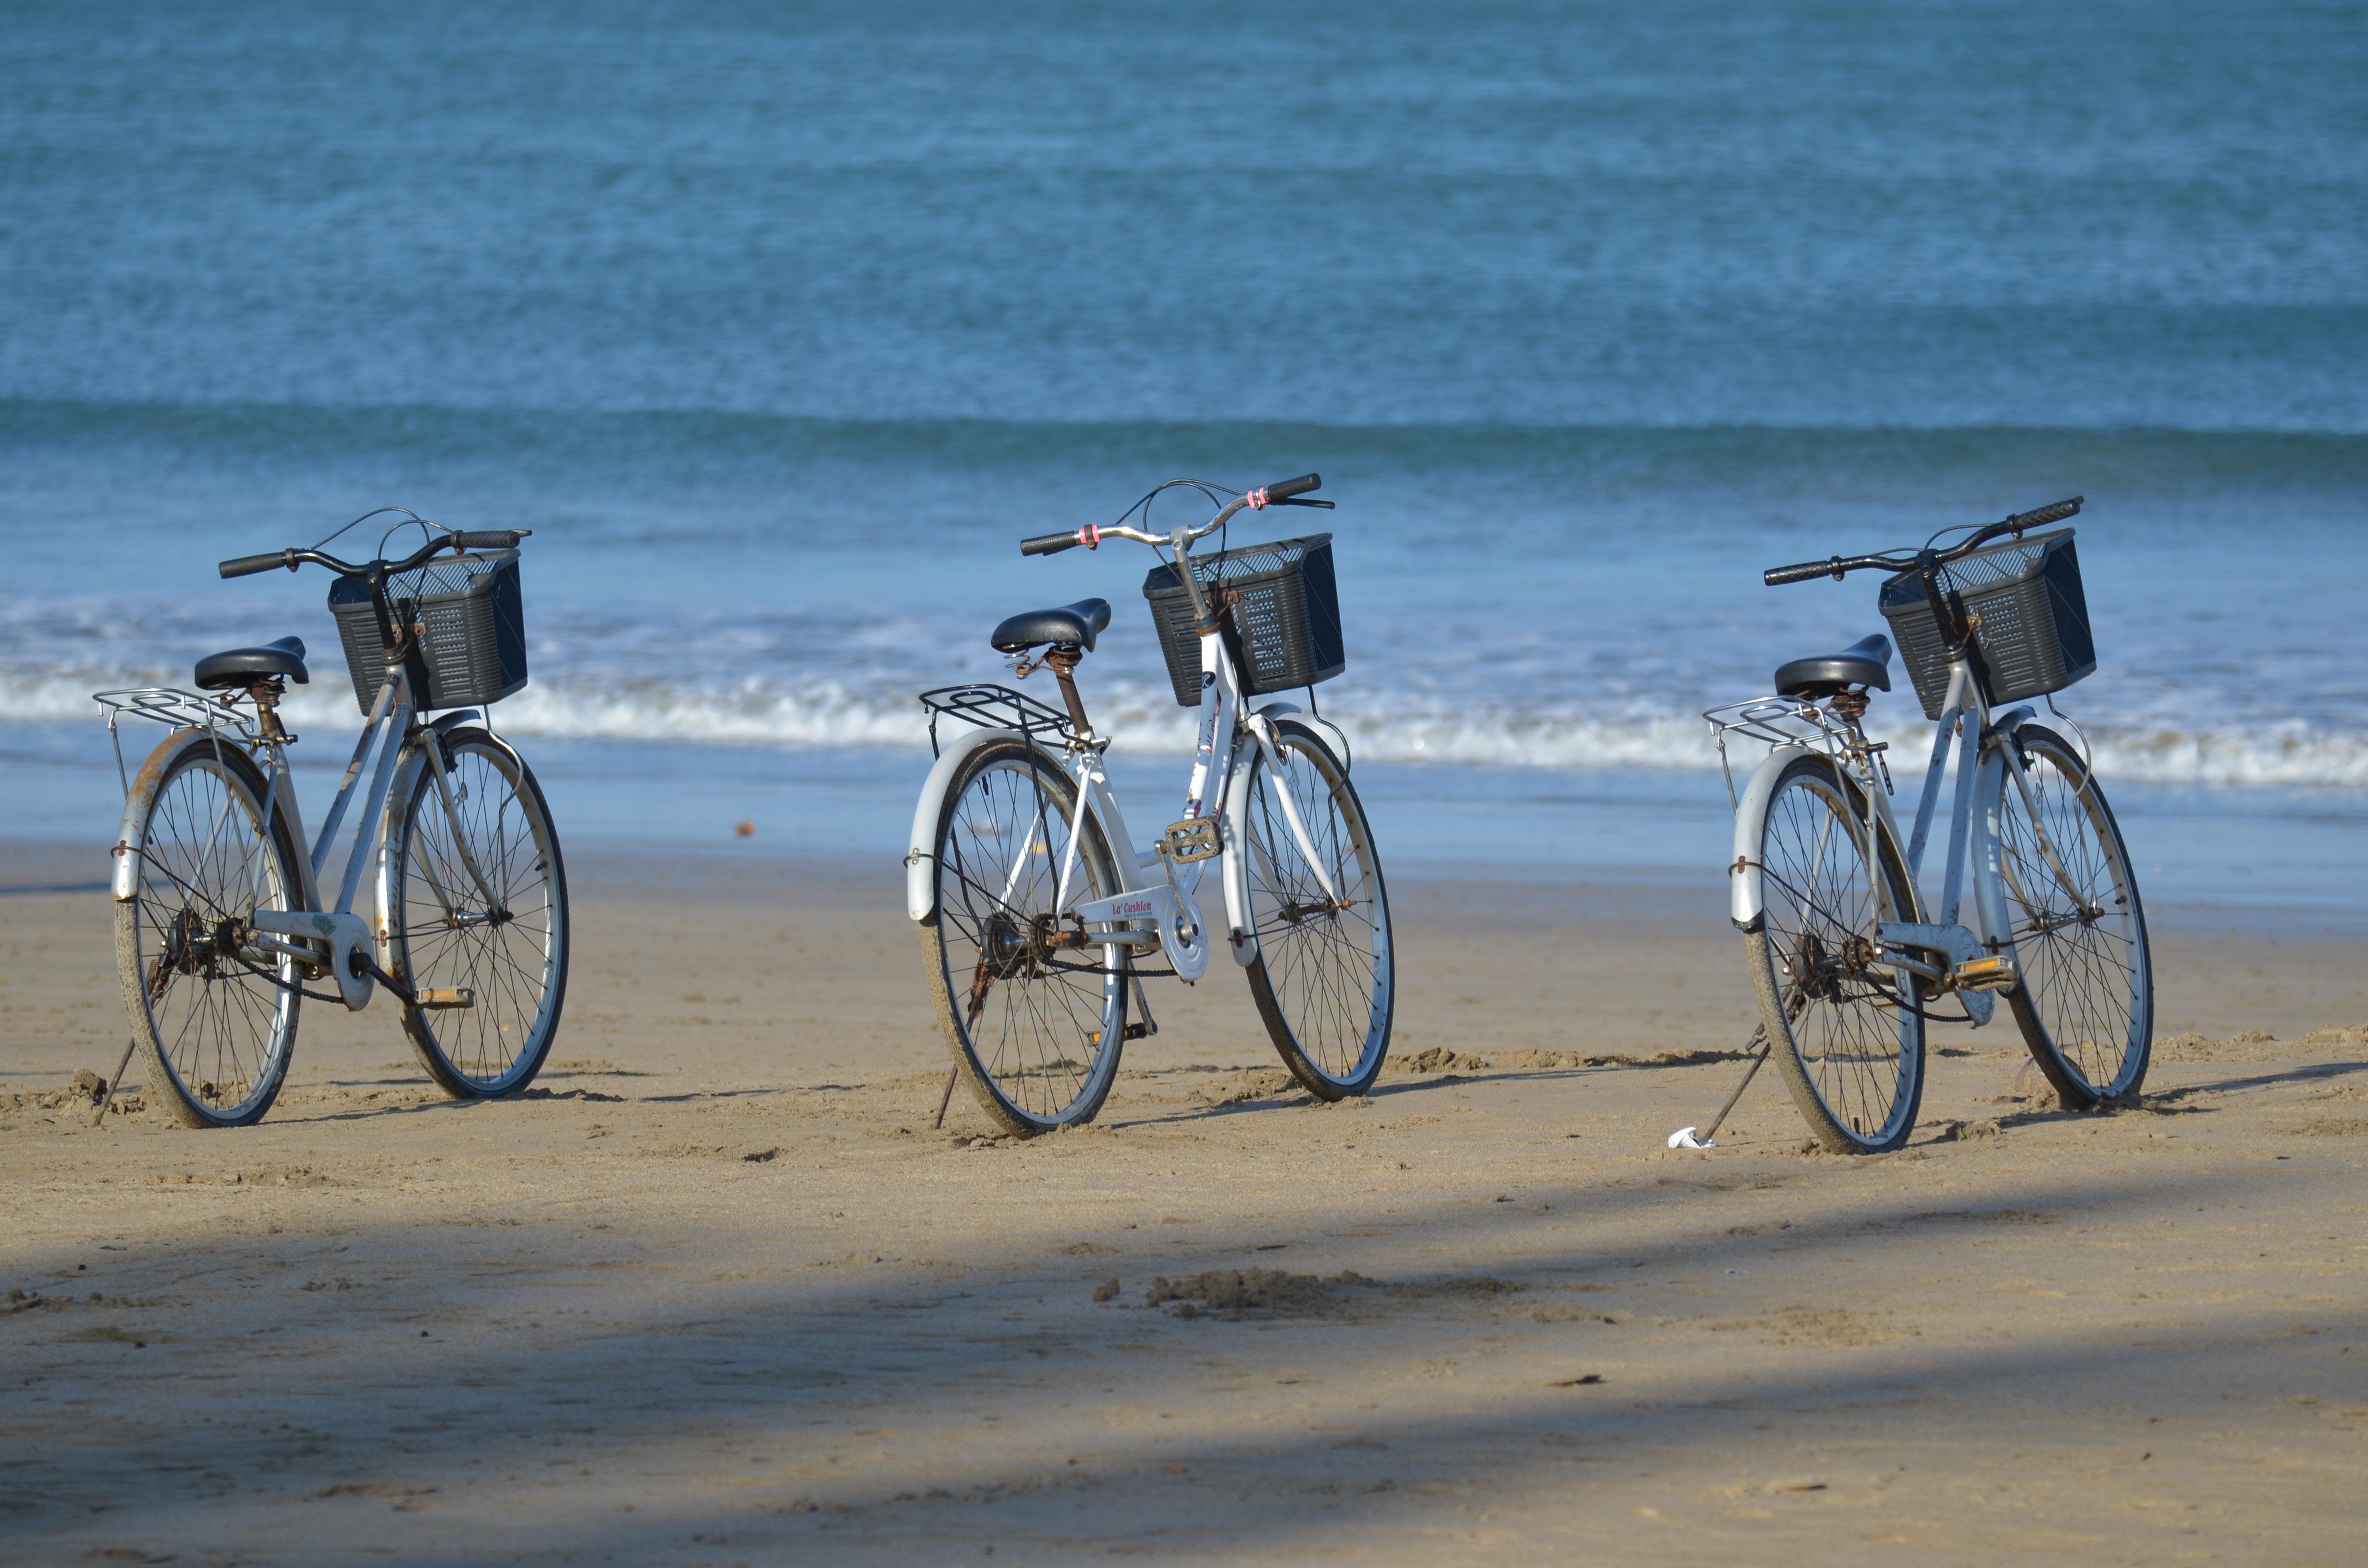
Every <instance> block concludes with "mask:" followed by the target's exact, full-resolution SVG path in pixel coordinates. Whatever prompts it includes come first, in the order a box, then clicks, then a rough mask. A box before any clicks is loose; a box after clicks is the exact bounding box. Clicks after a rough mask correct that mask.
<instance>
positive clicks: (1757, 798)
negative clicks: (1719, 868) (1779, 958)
mask: <svg viewBox="0 0 2368 1568" xmlns="http://www.w3.org/2000/svg"><path fill="white" fill-rule="evenodd" d="M1812 755H1814V754H1813V753H1812V752H1811V751H1810V750H1809V748H1808V747H1806V746H1797V745H1794V746H1778V747H1777V748H1776V749H1775V750H1773V751H1771V752H1770V753H1769V754H1768V760H1767V761H1765V762H1763V763H1761V764H1760V765H1759V770H1758V771H1757V772H1755V773H1753V774H1752V776H1751V781H1750V782H1749V783H1748V784H1746V785H1745V786H1744V787H1743V794H1742V797H1741V798H1740V799H1739V800H1737V801H1736V806H1735V858H1733V859H1732V860H1729V861H1728V862H1727V863H1726V875H1727V915H1728V916H1729V918H1731V919H1733V920H1734V922H1735V924H1736V928H1737V929H1739V930H1744V931H1757V930H1759V926H1760V921H1761V919H1762V917H1763V915H1765V913H1766V910H1767V904H1766V903H1765V901H1764V900H1763V899H1762V897H1761V892H1762V889H1761V886H1760V881H1759V840H1760V838H1761V836H1762V835H1761V831H1760V824H1761V823H1762V821H1763V820H1764V819H1765V818H1766V817H1767V815H1768V800H1769V797H1770V796H1771V795H1773V794H1774V793H1775V792H1776V776H1777V775H1778V774H1780V773H1782V772H1783V771H1784V769H1786V768H1787V767H1791V766H1792V765H1793V761H1794V759H1796V758H1799V757H1804V756H1812Z"/></svg>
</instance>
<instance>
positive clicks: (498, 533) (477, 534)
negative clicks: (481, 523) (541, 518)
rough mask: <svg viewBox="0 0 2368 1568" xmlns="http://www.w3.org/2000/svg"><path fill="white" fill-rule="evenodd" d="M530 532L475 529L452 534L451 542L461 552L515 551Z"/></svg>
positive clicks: (513, 529) (511, 529)
mask: <svg viewBox="0 0 2368 1568" xmlns="http://www.w3.org/2000/svg"><path fill="white" fill-rule="evenodd" d="M532 532H534V530H533V529H532V528H477V529H473V530H471V531H469V532H466V533H456V534H454V535H453V536H452V542H453V543H454V544H457V545H459V546H460V547H461V549H462V550H515V549H517V548H518V540H522V539H524V538H526V536H527V535H529V534H530V533H532Z"/></svg>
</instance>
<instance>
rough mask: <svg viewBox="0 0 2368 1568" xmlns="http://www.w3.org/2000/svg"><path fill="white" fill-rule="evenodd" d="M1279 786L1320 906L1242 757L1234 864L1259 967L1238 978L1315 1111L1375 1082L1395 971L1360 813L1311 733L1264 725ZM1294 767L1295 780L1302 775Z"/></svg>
mask: <svg viewBox="0 0 2368 1568" xmlns="http://www.w3.org/2000/svg"><path fill="white" fill-rule="evenodd" d="M1274 745H1275V755H1276V756H1278V757H1279V758H1281V760H1282V762H1283V765H1284V767H1285V768H1286V770H1288V771H1289V772H1291V773H1292V778H1290V779H1289V780H1288V781H1287V782H1286V784H1285V785H1284V787H1285V788H1288V789H1289V790H1291V797H1292V801H1293V803H1294V804H1296V805H1297V807H1298V809H1299V813H1300V820H1301V823H1302V824H1303V825H1304V827H1305V828H1306V830H1307V836H1308V839H1309V841H1310V842H1311V844H1313V846H1315V851H1316V853H1317V854H1318V855H1319V856H1321V857H1322V858H1324V860H1325V862H1326V864H1325V866H1324V870H1325V873H1326V876H1327V877H1329V878H1330V879H1331V882H1332V887H1333V889H1334V891H1335V892H1337V893H1338V895H1339V899H1338V904H1337V906H1336V905H1335V901H1334V900H1333V899H1331V898H1328V897H1326V894H1325V892H1324V887H1323V884H1322V883H1321V882H1319V881H1317V880H1316V879H1315V875H1314V874H1313V871H1312V869H1310V867H1309V866H1308V863H1307V857H1306V855H1305V854H1304V852H1303V851H1302V850H1301V848H1300V846H1299V841H1298V835H1295V834H1293V833H1292V830H1291V824H1290V821H1289V819H1288V818H1287V817H1286V816H1285V815H1284V814H1283V812H1282V809H1281V801H1280V799H1279V798H1278V796H1277V794H1276V792H1275V790H1274V787H1273V771H1274V770H1273V769H1272V768H1270V767H1268V765H1267V760H1266V754H1265V752H1264V751H1263V750H1261V749H1253V750H1252V751H1251V753H1250V759H1249V767H1250V777H1249V784H1248V788H1247V790H1245V791H1244V793H1243V801H1244V810H1243V820H1242V821H1241V822H1240V823H1239V824H1235V829H1236V831H1237V833H1239V834H1240V835H1241V836H1242V844H1241V846H1240V848H1239V850H1238V852H1239V853H1241V854H1242V855H1244V856H1245V857H1247V866H1246V867H1245V871H1246V874H1247V880H1248V883H1249V893H1250V917H1251V926H1252V929H1253V930H1254V931H1255V932H1256V934H1257V937H1258V957H1257V958H1256V959H1254V960H1251V961H1250V962H1249V964H1247V966H1246V968H1245V972H1246V974H1247V976H1248V979H1249V986H1250V997H1251V1000H1252V1001H1254V1002H1255V1003H1256V1004H1257V1006H1258V1017H1259V1018H1260V1019H1261V1020H1262V1021H1264V1023H1265V1024H1266V1029H1267V1034H1268V1036H1269V1038H1270V1039H1272V1040H1273V1041H1274V1049H1275V1051H1276V1053H1277V1054H1278V1055H1280V1056H1281V1058H1282V1063H1283V1065H1284V1066H1285V1067H1288V1068H1289V1069H1290V1070H1291V1075H1292V1077H1294V1078H1296V1079H1298V1080H1299V1082H1300V1084H1301V1085H1302V1086H1303V1087H1304V1088H1305V1089H1306V1090H1307V1092H1308V1093H1310V1094H1312V1095H1314V1096H1316V1097H1317V1098H1319V1099H1325V1100H1341V1099H1346V1098H1348V1097H1349V1096H1351V1095H1361V1094H1364V1093H1365V1092H1367V1091H1368V1090H1370V1089H1371V1088H1372V1086H1373V1080H1374V1079H1375V1078H1377V1077H1379V1076H1380V1075H1381V1071H1382V1063H1383V1060H1384V1059H1386V1058H1387V1056H1388V1055H1389V1050H1390V1032H1391V1028H1392V1025H1393V1024H1394V1022H1395V1014H1396V1010H1397V961H1396V954H1395V948H1394V947H1393V945H1392V940H1391V931H1390V898H1389V888H1388V884H1387V883H1386V882H1385V881H1383V876H1382V866H1381V859H1380V858H1379V856H1378V855H1376V853H1375V852H1374V849H1373V829H1372V823H1371V822H1370V821H1369V820H1368V819H1367V817H1366V815H1365V806H1364V802H1363V801H1361V800H1360V799H1359V798H1358V796H1357V790H1356V786H1355V785H1353V784H1351V783H1350V782H1349V773H1348V769H1346V768H1345V767H1341V766H1340V761H1339V759H1338V757H1336V756H1333V755H1332V751H1331V748H1330V747H1328V746H1326V744H1324V742H1323V740H1322V739H1321V738H1320V737H1319V736H1318V735H1317V734H1316V733H1315V730H1313V729H1312V728H1310V727H1309V726H1307V725H1305V724H1302V723H1299V722H1295V721H1293V720H1290V719H1283V720H1281V721H1278V722H1276V723H1275V725H1274ZM1303 763H1304V769H1303V768H1302V767H1301V766H1300V765H1301V764H1303Z"/></svg>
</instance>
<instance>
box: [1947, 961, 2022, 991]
mask: <svg viewBox="0 0 2368 1568" xmlns="http://www.w3.org/2000/svg"><path fill="white" fill-rule="evenodd" d="M1949 978H1950V979H1951V980H1952V982H1954V983H1955V984H1956V987H1957V989H1958V990H1960V991H2006V990H2010V989H2011V988H2012V987H2013V986H2014V985H2015V984H2016V983H2019V982H2020V981H2021V979H2022V976H2021V975H2019V974H2017V973H2016V972H2015V971H2014V960H2012V959H2010V958H2008V957H2007V956H2006V955H2004V954H2003V953H1994V954H1992V955H1991V956H1990V957H1988V958H1981V959H1967V960H1965V961H1964V962H1963V963H1961V964H1959V965H1958V966H1957V967H1956V968H1955V969H1954V970H1952V971H1950V974H1949Z"/></svg>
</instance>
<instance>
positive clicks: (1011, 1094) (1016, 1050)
mask: <svg viewBox="0 0 2368 1568" xmlns="http://www.w3.org/2000/svg"><path fill="white" fill-rule="evenodd" d="M1076 800H1077V796H1076V785H1075V783H1074V782H1073V781H1072V780H1071V779H1070V778H1069V776H1068V775H1067V774H1066V773H1065V772H1064V771H1063V770H1062V768H1061V767H1059V766H1058V765H1057V764H1056V763H1054V762H1053V759H1052V758H1051V757H1049V756H1045V755H1044V753H1042V752H1041V751H1039V750H1038V749H1037V748H1036V747H1034V746H1032V745H1030V744H1027V743H1026V742H1024V741H1018V740H1010V741H993V742H990V743H988V744H985V745H983V746H981V747H980V748H979V749H978V750H977V751H975V752H973V753H972V754H971V756H970V758H969V760H967V761H966V762H964V763H963V764H962V770H961V771H960V772H959V773H957V774H956V775H955V776H954V778H953V780H952V782H951V784H950V785H949V786H948V788H947V790H946V799H945V805H944V807H943V808H942V810H941V811H940V812H939V817H938V830H937V837H936V840H935V844H934V848H933V852H934V854H935V856H936V859H935V861H934V862H933V868H934V872H935V876H936V879H937V906H936V908H934V909H933V910H931V911H930V913H929V915H928V917H927V918H925V919H924V920H922V922H921V925H920V931H921V949H922V952H923V954H924V955H925V957H926V960H927V962H928V974H929V991H930V994H931V995H932V996H933V997H934V998H935V999H936V1001H937V1005H938V1022H939V1026H940V1027H941V1028H943V1029H944V1031H945V1037H946V1045H947V1048H948V1049H949V1050H951V1051H952V1052H953V1058H954V1066H955V1069H956V1071H958V1072H959V1073H960V1074H961V1075H962V1079H963V1081H964V1082H965V1083H967V1084H968V1085H970V1090H971V1094H972V1096H973V1097H974V1098H975V1099H976V1100H977V1101H978V1103H979V1105H980V1107H981V1108H984V1109H985V1112H986V1114H987V1115H988V1116H990V1117H992V1118H994V1119H995V1120H996V1123H997V1124H998V1125H999V1126H1001V1127H1003V1128H1004V1129H1005V1130H1006V1131H1011V1132H1016V1133H1019V1134H1020V1135H1021V1136H1023V1137H1026V1136H1032V1135H1033V1134H1036V1133H1039V1132H1050V1131H1053V1130H1054V1129H1056V1128H1061V1127H1067V1126H1071V1125H1074V1124H1076V1123H1079V1122H1086V1121H1090V1120H1092V1119H1094V1116H1095V1114H1096V1113H1097V1112H1099V1110H1100V1109H1101V1108H1102V1102H1103V1101H1104V1100H1105V1099H1107V1098H1108V1097H1109V1096H1110V1082H1111V1080H1112V1079H1113V1078H1115V1077H1116V1076H1117V1074H1118V1062H1119V1054H1120V1051H1121V1049H1122V1046H1123V1042H1124V1040H1125V1037H1126V984H1127V980H1126V968H1127V965H1126V960H1125V957H1124V955H1123V950H1122V949H1111V948H1107V947H1087V946H1083V945H1081V944H1079V943H1078V942H1076V939H1075V934H1076V932H1077V931H1078V930H1079V929H1080V928H1079V927H1077V926H1076V924H1075V923H1074V922H1071V921H1067V920H1065V919H1064V916H1066V915H1068V914H1069V913H1070V912H1071V911H1074V910H1075V909H1076V907H1077V905H1079V904H1081V903H1090V902H1091V901H1093V900H1095V899H1098V898H1108V897H1110V895H1111V894H1113V893H1116V892H1119V891H1120V885H1121V884H1120V882H1119V876H1118V865H1117V862H1116V861H1115V860H1114V859H1112V858H1111V856H1110V846H1109V845H1108V844H1107V843H1105V842H1104V840H1103V836H1102V830H1101V824H1100V823H1099V821H1098V820H1096V819H1095V817H1094V816H1093V814H1092V813H1091V812H1087V816H1086V821H1085V827H1084V831H1083V832H1082V833H1080V834H1078V835H1076V846H1075V847H1076V857H1075V861H1074V868H1073V869H1070V870H1069V872H1068V878H1069V885H1068V889H1067V892H1066V896H1065V897H1064V896H1063V895H1062V892H1061V881H1062V876H1063V869H1064V867H1069V866H1071V864H1072V862H1071V857H1070V849H1071V844H1070V824H1072V823H1074V822H1075V821H1076ZM1114 952H1115V953H1117V954H1118V955H1119V956H1118V958H1117V960H1116V961H1112V960H1111V959H1110V957H1108V956H1106V955H1110V954H1112V953H1114Z"/></svg>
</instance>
